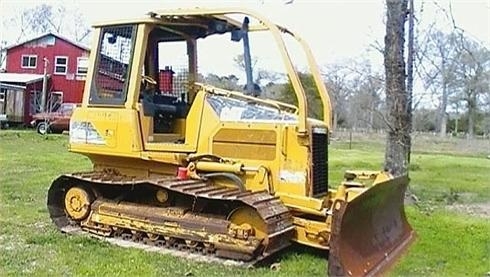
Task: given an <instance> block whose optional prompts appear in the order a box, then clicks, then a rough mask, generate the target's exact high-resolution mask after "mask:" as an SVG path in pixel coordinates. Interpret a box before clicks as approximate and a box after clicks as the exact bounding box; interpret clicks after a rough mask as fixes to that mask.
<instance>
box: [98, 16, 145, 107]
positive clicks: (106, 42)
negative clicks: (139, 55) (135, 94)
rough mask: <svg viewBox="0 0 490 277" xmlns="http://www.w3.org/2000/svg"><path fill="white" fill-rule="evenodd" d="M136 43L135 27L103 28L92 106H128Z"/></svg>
mask: <svg viewBox="0 0 490 277" xmlns="http://www.w3.org/2000/svg"><path fill="white" fill-rule="evenodd" d="M135 40H136V26H134V25H121V26H108V27H104V28H102V29H101V31H100V37H99V46H98V52H97V53H96V55H97V56H96V62H95V67H94V72H93V79H92V86H91V88H90V100H89V101H90V104H113V105H123V104H124V102H125V101H126V95H127V90H128V83H129V82H128V77H129V74H130V72H129V71H130V68H131V62H132V56H133V49H134V43H135Z"/></svg>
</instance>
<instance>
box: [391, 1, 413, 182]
mask: <svg viewBox="0 0 490 277" xmlns="http://www.w3.org/2000/svg"><path fill="white" fill-rule="evenodd" d="M386 6H387V11H386V13H387V20H386V35H385V51H384V65H385V74H386V83H385V86H386V87H385V89H386V106H387V121H388V125H389V126H388V129H389V130H388V136H387V142H386V152H385V169H386V170H387V171H389V172H390V173H392V174H393V175H395V176H399V175H404V174H407V171H408V154H409V151H410V150H409V149H410V148H409V147H408V146H409V145H410V143H411V141H410V126H411V124H410V118H411V117H410V110H411V109H410V108H411V107H409V103H410V101H409V97H408V94H407V91H406V86H405V61H404V44H405V38H404V36H405V20H406V15H407V0H386Z"/></svg>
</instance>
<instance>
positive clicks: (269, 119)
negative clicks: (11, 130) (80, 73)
mask: <svg viewBox="0 0 490 277" xmlns="http://www.w3.org/2000/svg"><path fill="white" fill-rule="evenodd" d="M94 30H95V31H94V42H93V45H92V51H91V53H90V57H89V68H88V73H87V76H86V83H85V88H84V96H83V102H82V104H81V105H80V107H78V108H76V109H75V111H74V113H73V115H72V117H71V121H70V135H69V150H70V151H72V152H75V153H80V154H82V155H85V156H87V157H88V158H89V159H90V160H91V162H92V163H93V169H92V170H91V171H89V172H76V173H71V174H65V175H62V176H59V177H58V178H57V179H55V180H54V181H53V183H52V185H51V187H50V188H49V191H48V196H47V206H48V210H49V213H50V217H51V219H52V221H53V222H54V224H55V225H56V226H57V227H58V228H59V229H60V230H61V231H63V232H67V233H71V232H75V231H74V230H76V231H77V232H82V233H83V232H88V233H90V234H92V235H95V236H101V237H114V239H121V240H131V241H133V242H135V243H142V244H151V245H153V246H158V247H168V248H172V249H174V250H175V251H191V252H193V253H199V254H201V255H209V256H214V257H219V259H224V260H227V259H230V260H236V261H242V262H243V263H244V264H254V263H256V262H258V261H261V260H263V259H265V258H267V257H268V256H270V255H272V254H274V253H276V252H278V251H280V250H282V249H285V248H287V247H288V246H289V245H290V244H291V243H292V242H296V243H299V244H303V245H307V246H310V247H314V248H318V249H322V250H325V256H326V257H328V273H329V275H331V276H360V275H374V274H378V273H380V272H383V271H384V270H386V269H387V268H388V267H389V266H390V265H392V264H393V263H394V261H396V260H397V258H398V257H399V256H400V254H401V253H402V252H403V250H405V249H406V248H407V247H408V245H409V244H410V242H411V241H413V239H414V237H415V233H414V231H413V230H412V228H411V227H410V225H409V224H408V222H407V219H406V216H405V212H404V204H403V200H404V192H405V190H406V187H407V185H408V178H407V177H405V176H401V177H393V176H392V175H390V174H389V173H387V172H384V171H379V172H374V171H348V172H346V173H345V180H344V181H343V182H341V183H340V184H338V186H336V188H335V189H334V188H333V187H329V185H328V178H327V176H328V158H327V157H328V154H327V148H328V145H329V134H330V133H331V120H332V117H331V104H330V100H329V96H328V94H327V91H326V88H325V86H324V83H323V81H322V78H321V76H320V72H319V69H318V67H317V65H316V64H315V62H314V59H313V57H312V53H311V51H310V49H309V47H308V46H307V44H306V43H305V42H304V41H303V40H302V39H301V38H300V37H299V36H298V35H297V34H295V33H293V32H291V31H289V30H288V29H286V28H284V27H281V26H279V25H276V24H274V23H272V22H271V21H270V20H268V19H267V18H266V17H263V16H261V15H259V14H256V13H254V12H252V11H249V10H246V9H231V8H229V9H200V8H194V9H177V10H163V11H155V12H150V13H148V14H147V16H146V17H143V18H140V19H134V20H122V21H116V22H109V23H101V24H96V25H94ZM254 32H266V33H268V34H270V35H271V37H272V40H273V41H274V44H273V45H269V47H276V48H277V51H278V53H279V54H280V56H281V59H282V62H283V63H284V66H285V69H286V71H287V78H288V79H289V81H290V83H291V84H292V87H293V88H294V94H295V97H296V100H297V105H290V104H286V103H282V102H279V101H275V100H272V99H265V98H263V97H259V96H258V95H257V94H258V91H259V89H260V86H259V85H258V84H254V83H253V78H252V66H251V59H250V57H251V55H250V44H249V34H251V33H254ZM222 34H228V35H230V34H231V40H232V41H234V42H230V43H237V42H238V41H242V42H243V49H244V52H243V53H244V54H243V55H244V62H245V69H246V75H247V84H246V85H245V87H244V88H243V91H244V92H237V91H232V90H227V89H223V88H219V87H217V86H211V85H207V84H204V83H202V82H200V81H201V79H200V78H201V77H200V75H199V73H198V64H197V61H198V56H197V49H198V47H197V46H198V44H199V43H200V42H201V41H204V40H206V39H207V38H209V37H214V36H219V35H222ZM285 36H287V37H289V38H292V39H293V40H295V41H297V42H298V43H299V45H300V47H301V49H303V51H304V54H305V55H306V57H307V62H308V66H309V69H310V71H311V74H312V76H313V78H314V82H315V85H316V87H317V91H318V93H319V96H320V97H319V99H320V100H318V101H321V103H322V106H323V114H322V115H323V120H318V119H312V118H308V116H307V111H308V103H307V99H308V98H307V95H306V93H305V89H304V87H303V86H302V83H301V80H300V78H299V77H298V73H297V72H296V71H295V65H294V64H293V62H292V60H291V59H290V55H289V52H288V48H287V47H286V43H285V42H284V37H285ZM227 41H229V40H227ZM166 46H172V47H170V48H165V47H166ZM175 47H182V48H183V49H184V50H183V51H184V53H185V55H184V56H185V58H184V59H180V60H179V61H180V62H183V63H184V64H185V65H186V66H184V67H182V68H177V67H176V66H173V65H172V64H170V58H165V57H166V56H167V57H172V55H173V53H174V52H172V51H173V50H172V49H174V48H175ZM227 47H228V46H226V45H224V44H220V45H218V47H217V48H215V49H214V51H211V52H207V53H204V54H203V55H205V56H208V57H209V56H211V55H213V56H212V58H213V59H218V58H219V57H220V56H221V52H222V51H223V49H226V48H227ZM240 47H241V46H240ZM168 49H170V50H168ZM201 69H202V68H201ZM327 255H328V256H327Z"/></svg>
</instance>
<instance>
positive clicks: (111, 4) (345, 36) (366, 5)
mask: <svg viewBox="0 0 490 277" xmlns="http://www.w3.org/2000/svg"><path fill="white" fill-rule="evenodd" d="M288 2H292V3H290V4H286V3H288ZM40 3H64V4H65V5H67V6H70V7H72V8H73V9H78V10H79V11H80V12H81V13H82V14H84V16H85V17H86V20H87V22H89V23H94V22H100V21H107V20H111V19H121V18H137V17H142V16H145V14H146V13H147V12H149V11H154V10H161V9H165V8H175V7H196V6H199V7H223V6H232V7H239V6H242V7H247V8H251V9H253V10H256V11H258V12H260V13H262V14H263V15H265V16H266V17H268V18H270V19H271V20H272V21H274V22H276V23H279V24H281V25H284V26H286V27H288V28H289V29H290V30H292V31H294V32H296V33H298V34H300V35H301V36H302V37H303V38H304V39H305V40H306V41H307V42H308V43H309V45H310V47H311V48H312V51H313V54H314V56H315V58H316V60H317V63H318V64H319V65H320V66H325V65H327V64H332V63H342V62H345V61H349V60H368V61H370V62H371V63H372V64H373V67H374V68H378V69H382V55H381V54H380V53H379V52H378V51H377V50H374V48H373V47H372V44H373V43H375V42H376V41H378V42H379V43H380V45H382V44H383V37H384V32H385V26H384V24H383V21H384V17H385V9H384V5H385V4H384V3H385V1H383V0H294V1H291V0H247V1H237V0H235V1H216V0H215V1H206V0H201V1H195V0H194V1H192V0H181V1H175V0H167V1H164V0H143V1H136V0H65V1H60V0H36V1H31V0H24V1H19V0H0V18H5V17H7V16H9V15H10V14H11V13H12V12H15V11H20V10H22V9H23V8H25V7H28V6H29V5H35V4H40ZM449 3H451V6H452V12H453V15H454V19H455V22H456V24H457V25H458V27H460V28H462V29H464V30H465V32H466V34H467V35H469V36H471V37H472V38H474V39H476V40H478V41H480V42H481V43H482V44H483V45H485V46H486V47H488V48H490V0H451V1H450V0H439V1H434V0H432V1H429V0H415V6H416V7H415V8H416V11H418V15H417V19H418V21H419V23H420V25H421V28H423V26H427V25H428V24H430V23H431V22H434V21H436V22H437V25H438V27H439V28H441V29H443V30H447V31H449V30H450V29H451V28H452V24H451V22H450V21H448V19H447V18H446V16H445V14H444V13H443V12H442V10H446V11H449ZM14 35H15V34H12V33H11V32H10V31H9V29H8V28H4V27H2V29H1V30H0V39H2V37H4V38H9V37H11V36H14ZM224 43H228V44H226V45H229V46H226V47H223V46H222V45H223V44H224ZM251 48H252V52H253V53H252V55H253V56H257V58H258V63H257V65H258V67H261V68H265V69H270V70H273V71H282V70H281V69H282V64H281V63H278V56H276V55H277V52H276V51H275V49H274V48H273V47H270V44H268V43H267V42H265V41H260V39H259V40H256V41H251ZM199 50H200V53H199V56H200V61H199V62H200V64H199V68H200V69H201V68H206V70H205V71H208V72H215V73H217V74H218V75H228V74H235V75H237V76H238V75H240V74H241V70H240V69H239V68H237V67H236V66H234V63H233V61H232V57H234V56H236V55H237V54H239V53H241V51H242V48H241V45H239V44H235V45H232V44H230V43H229V37H227V38H217V39H216V41H214V42H212V43H210V44H208V45H204V46H203V47H202V48H201V49H199ZM210 54H219V55H220V56H221V55H223V56H225V55H226V56H229V57H231V58H230V59H229V61H228V63H227V64H220V63H218V62H217V60H216V58H215V57H213V56H214V55H210ZM298 63H299V66H298V67H299V68H301V67H302V66H301V64H302V63H301V62H300V61H299V62H298ZM242 75H243V74H242ZM241 79H243V78H241Z"/></svg>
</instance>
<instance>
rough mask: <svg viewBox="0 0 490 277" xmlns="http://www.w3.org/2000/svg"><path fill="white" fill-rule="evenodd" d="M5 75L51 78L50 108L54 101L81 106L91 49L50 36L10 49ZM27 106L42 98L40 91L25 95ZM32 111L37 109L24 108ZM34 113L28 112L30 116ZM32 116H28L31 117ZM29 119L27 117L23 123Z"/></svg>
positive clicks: (48, 85)
mask: <svg viewBox="0 0 490 277" xmlns="http://www.w3.org/2000/svg"><path fill="white" fill-rule="evenodd" d="M6 50H7V62H6V72H7V73H16V74H19V75H23V74H44V70H46V73H47V75H48V77H49V78H48V80H49V81H48V83H47V96H46V99H47V107H46V108H49V107H50V103H51V104H52V103H53V102H54V101H61V102H72V103H80V102H81V101H82V94H83V87H84V85H85V77H86V74H87V66H88V65H87V63H88V55H89V51H90V50H89V48H87V47H85V46H83V45H80V44H78V43H75V42H73V41H70V40H69V39H66V38H64V37H62V36H59V35H56V34H53V33H47V34H44V35H41V36H38V37H36V38H33V39H31V40H28V41H26V42H23V43H20V44H16V45H12V46H10V47H8V48H7V49H6ZM25 94H26V95H25V98H26V101H25V102H26V103H31V104H28V105H35V103H36V102H39V101H34V100H33V99H30V98H33V97H34V98H35V97H37V98H39V97H40V95H39V91H36V92H35V93H32V92H30V91H27V90H26V92H25ZM25 108H26V109H28V110H30V111H33V110H34V111H36V110H38V108H34V109H33V108H32V107H25ZM31 113H32V112H30V113H29V115H31ZM28 117H29V116H28ZM27 120H29V119H28V118H26V119H24V121H27Z"/></svg>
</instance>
